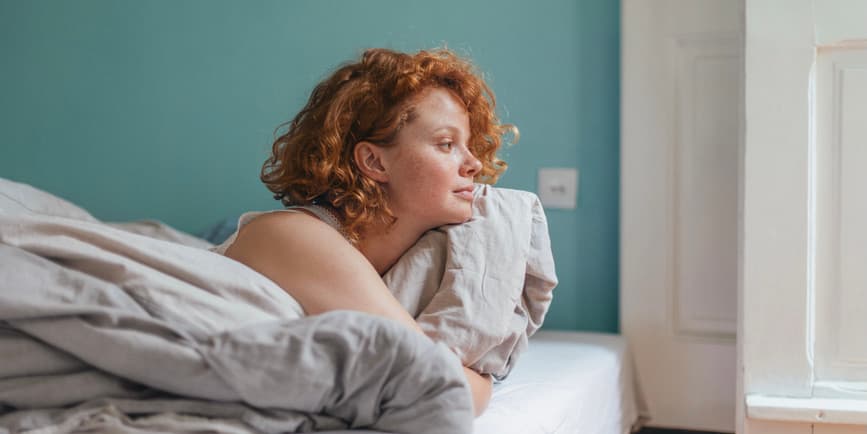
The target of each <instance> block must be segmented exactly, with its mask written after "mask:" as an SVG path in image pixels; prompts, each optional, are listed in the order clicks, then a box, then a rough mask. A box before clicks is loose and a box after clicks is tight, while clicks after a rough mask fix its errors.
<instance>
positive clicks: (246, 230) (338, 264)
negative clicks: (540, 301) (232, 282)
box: [218, 49, 510, 415]
mask: <svg viewBox="0 0 867 434" xmlns="http://www.w3.org/2000/svg"><path fill="white" fill-rule="evenodd" d="M509 128H510V127H509V126H505V125H501V124H500V123H499V121H498V119H497V117H496V115H495V114H494V96H493V94H492V93H491V91H490V89H489V88H488V86H487V85H486V84H485V83H484V81H483V80H482V79H481V78H480V76H479V75H478V73H476V72H475V69H474V68H473V66H472V65H471V64H470V63H469V62H468V61H466V60H464V59H461V58H459V57H458V56H456V55H455V54H454V53H452V52H450V51H448V50H444V49H441V50H435V51H421V52H418V53H416V54H404V53H398V52H394V51H390V50H385V49H372V50H368V51H366V52H365V53H364V54H363V56H362V58H361V59H360V61H358V62H356V63H351V64H347V65H345V66H343V67H341V68H339V69H338V70H337V71H336V72H335V73H334V74H332V75H331V76H330V77H328V78H327V79H326V80H324V81H323V82H322V83H320V84H319V85H318V86H317V87H316V88H315V89H314V90H313V93H312V95H311V96H310V100H309V101H308V102H307V105H306V106H305V107H304V109H302V110H301V112H300V113H298V115H297V116H296V117H295V118H294V119H293V120H292V122H291V123H290V124H289V128H288V131H287V132H286V133H285V134H283V135H281V136H280V137H278V138H277V140H276V141H275V142H274V145H273V149H272V154H271V156H270V157H269V159H268V160H267V161H266V163H265V165H264V167H263V169H262V176H261V177H262V181H263V182H264V183H265V184H266V185H267V186H268V188H269V189H270V190H271V191H272V192H274V193H275V198H277V199H280V200H282V202H283V203H284V204H285V205H287V206H288V207H289V208H288V209H287V210H281V211H290V212H270V213H255V214H252V213H251V214H247V215H245V216H244V217H242V220H241V228H240V229H239V231H238V232H237V233H236V234H235V236H233V237H232V238H230V239H229V240H228V241H227V242H226V243H224V244H223V245H221V246H220V247H219V248H218V251H222V252H224V253H225V255H226V256H228V257H230V258H233V259H235V260H238V261H240V262H242V263H244V264H246V265H247V266H249V267H251V268H253V269H254V270H256V271H258V272H260V273H261V274H264V275H265V276H267V277H269V278H270V279H272V280H273V281H274V282H276V283H277V284H278V285H280V286H281V287H282V288H283V289H285V290H286V291H287V292H288V293H289V294H291V295H292V296H293V297H294V298H295V299H297V300H298V302H299V303H300V304H301V306H302V307H303V308H304V310H305V311H306V312H307V314H310V315H315V314H318V313H322V312H325V311H330V310H336V309H349V310H358V311H363V312H368V313H371V314H376V315H381V316H384V317H386V318H390V319H393V320H395V321H398V322H400V323H402V324H405V325H406V326H407V327H411V328H413V329H414V330H417V331H419V332H420V333H421V329H420V328H419V326H418V325H417V324H416V322H415V321H414V320H413V318H412V317H411V316H410V315H409V314H408V313H407V312H406V310H404V308H403V307H402V306H401V305H400V304H399V303H398V302H397V300H396V299H395V298H394V297H393V296H392V295H391V293H390V292H389V290H388V288H387V287H386V286H385V284H384V283H383V281H382V279H381V276H382V275H383V274H384V273H385V272H386V271H388V269H389V268H390V267H391V266H392V265H393V264H394V263H395V262H396V261H397V260H398V258H400V256H401V255H402V254H403V253H404V252H406V250H407V249H409V248H410V247H411V246H412V245H413V244H414V243H415V242H416V241H417V240H418V239H419V237H420V236H421V235H422V234H423V233H424V232H425V231H427V230H430V229H432V228H435V227H438V226H441V225H445V224H455V223H462V222H465V221H467V220H469V219H470V218H471V217H472V200H473V182H474V181H479V182H489V183H492V182H495V181H496V179H497V177H498V176H499V175H500V174H501V173H502V171H503V170H505V167H506V165H505V163H504V162H503V161H501V160H499V159H498V158H497V157H496V151H497V150H498V149H499V147H500V143H501V137H502V135H503V134H504V133H505V132H506V131H507V130H508V129H509ZM464 371H465V373H466V376H467V380H468V382H469V385H470V388H471V390H472V394H473V404H474V410H475V414H476V415H479V414H481V412H482V411H483V410H484V408H485V407H486V406H487V403H488V401H489V400H490V396H491V379H490V377H489V376H481V375H479V374H477V373H476V372H474V371H472V370H470V369H467V368H464Z"/></svg>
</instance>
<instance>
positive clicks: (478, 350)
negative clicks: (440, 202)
mask: <svg viewBox="0 0 867 434" xmlns="http://www.w3.org/2000/svg"><path fill="white" fill-rule="evenodd" d="M383 280H385V283H386V285H387V286H388V287H389V289H391V291H392V293H393V294H394V295H395V297H396V298H397V299H398V301H400V302H401V304H402V305H403V306H404V307H405V308H406V309H407V310H408V311H409V312H410V314H411V315H413V317H415V318H416V321H417V322H418V323H419V325H420V326H421V328H422V330H424V332H425V334H427V335H428V336H430V337H431V338H432V339H433V340H434V341H437V342H442V343H445V344H446V345H448V347H449V348H451V349H452V351H454V352H455V354H457V355H458V357H460V358H461V361H462V362H463V364H464V366H468V367H470V368H471V369H473V370H475V371H477V372H479V373H483V374H491V375H493V376H494V377H495V378H497V379H500V380H502V379H504V378H505V377H506V376H507V375H508V373H509V371H510V370H511V369H512V367H513V366H514V364H515V362H516V361H517V359H518V356H519V355H520V354H521V352H522V351H523V350H524V349H525V348H526V346H527V338H528V337H530V336H532V334H533V333H535V331H536V330H538V329H539V327H540V326H541V325H542V321H543V320H544V318H545V313H546V312H547V311H548V306H549V305H550V304H551V298H552V290H553V289H554V287H555V286H556V285H557V276H556V273H555V270H554V258H553V256H552V255H551V242H550V240H549V237H548V226H547V220H546V219H545V212H544V210H543V209H542V204H541V202H540V201H539V198H538V197H537V196H536V195H535V194H533V193H530V192H526V191H519V190H511V189H505V188H494V187H491V186H489V185H484V184H477V185H476V188H475V190H474V200H473V218H472V219H471V220H470V221H469V222H466V223H463V224H460V225H449V226H444V227H441V228H438V229H436V230H433V231H429V232H428V233H426V234H425V235H424V236H423V237H422V238H421V239H420V240H419V241H418V242H417V243H416V244H415V245H414V246H413V247H411V248H410V250H409V251H407V252H406V253H405V254H404V255H403V257H401V259H400V260H399V261H398V262H397V263H396V264H395V265H394V266H393V267H392V268H391V269H390V270H389V271H388V273H386V275H385V276H384V277H383Z"/></svg>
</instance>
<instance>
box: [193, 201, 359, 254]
mask: <svg viewBox="0 0 867 434" xmlns="http://www.w3.org/2000/svg"><path fill="white" fill-rule="evenodd" d="M305 211H306V212H308V213H310V214H313V215H314V216H316V217H317V218H318V219H319V220H322V221H323V222H325V223H327V224H328V225H329V226H331V227H332V228H334V230H336V231H337V232H339V233H340V234H341V235H343V237H344V238H346V235H345V234H344V233H343V225H341V224H340V221H339V220H337V217H336V216H335V215H334V214H333V213H332V212H331V211H329V210H328V209H327V208H325V207H323V206H320V205H303V206H290V207H287V208H285V209H275V210H273V211H250V212H247V213H244V214H242V215H241V217H240V218H239V219H238V229H236V230H235V232H234V233H233V234H232V235H231V236H230V237H229V238H227V239H226V241H223V242H222V243H221V244H218V245H216V246H214V247H211V248H210V250H211V251H212V252H216V253H219V254H221V255H225V254H226V250H227V249H228V248H229V246H231V245H232V244H233V243H234V242H235V240H236V239H237V238H238V232H239V231H240V230H241V228H242V227H244V226H245V225H246V224H247V223H250V222H251V221H253V219H255V218H256V217H259V216H260V215H262V214H269V213H275V212H305Z"/></svg>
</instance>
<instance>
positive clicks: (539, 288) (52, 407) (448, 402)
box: [0, 179, 640, 434]
mask: <svg viewBox="0 0 867 434" xmlns="http://www.w3.org/2000/svg"><path fill="white" fill-rule="evenodd" d="M0 187H2V188H0V282H2V283H3V288H2V289H3V290H2V291H0V355H3V359H2V360H3V363H2V364H0V433H2V432H8V431H12V432H18V431H20V430H21V431H23V430H26V429H32V428H38V429H41V430H42V431H40V432H51V433H63V432H78V431H80V430H89V431H90V432H95V431H106V430H109V431H114V432H201V431H203V430H204V431H209V432H237V433H254V432H275V433H276V432H299V431H310V430H317V431H329V430H331V431H332V432H348V431H339V430H341V429H343V430H345V429H346V428H347V427H356V428H361V427H372V428H375V429H376V430H378V432H387V433H390V432H408V433H443V434H455V433H463V432H470V431H473V432H476V433H492V434H493V433H498V434H500V433H511V432H515V433H522V434H532V433H593V434H608V433H610V434H622V433H627V432H628V431H629V430H630V428H631V427H632V426H633V424H634V423H635V422H636V420H638V413H639V410H638V408H639V404H640V396H638V395H637V394H636V391H635V389H634V388H633V384H634V378H633V373H632V364H631V360H630V357H629V353H628V351H627V348H626V345H625V343H624V341H623V339H622V338H621V337H619V336H616V335H605V334H593V333H576V332H554V331H539V332H538V333H536V330H537V329H538V327H539V326H540V325H541V319H542V318H543V317H544V309H547V303H548V302H550V290H551V288H552V286H553V285H554V284H556V280H551V279H554V278H553V277H550V278H546V275H552V274H553V268H551V267H553V265H552V260H551V258H550V251H549V248H548V246H547V244H546V243H547V229H546V228H545V227H544V216H543V215H542V216H541V217H539V218H536V219H533V220H528V221H527V222H526V223H521V222H512V223H502V222H497V221H495V220H493V218H496V216H495V217H492V220H489V221H488V222H486V226H485V227H486V228H484V229H479V228H477V229H475V230H474V232H473V238H472V242H473V243H474V244H483V245H487V246H489V247H490V245H491V243H496V242H503V243H508V244H506V246H508V247H509V248H511V249H512V250H515V251H520V249H519V248H516V247H515V246H518V244H516V243H515V242H516V240H520V239H524V238H522V237H521V236H517V235H516V234H518V233H521V230H523V231H524V235H525V236H526V237H530V234H531V232H532V231H531V229H533V227H536V229H538V230H536V231H535V232H537V233H540V234H543V235H544V237H543V238H544V239H543V240H541V241H538V240H537V241H534V242H531V241H529V240H530V239H531V238H526V240H527V241H526V242H527V244H526V247H525V249H524V250H523V253H521V254H522V255H524V256H520V257H517V256H516V257H515V258H514V259H517V260H518V261H519V262H517V264H519V265H520V266H521V267H520V268H519V267H515V266H514V263H510V262H509V261H508V260H507V259H508V257H509V254H507V255H505V256H504V254H503V253H502V251H503V249H495V250H491V251H497V252H500V253H499V255H498V257H497V259H498V261H497V264H500V265H498V266H503V267H505V266H506V265H508V268H502V269H498V270H494V271H495V272H493V273H492V274H493V275H494V276H495V277H496V278H497V279H496V280H494V281H490V280H486V281H483V282H481V283H482V284H484V285H487V286H483V287H481V288H480V289H478V290H473V292H474V294H475V293H484V292H485V291H488V292H490V291H494V290H497V291H500V290H501V287H500V286H496V285H501V284H502V282H503V281H505V280H506V279H504V277H506V276H509V274H510V272H512V271H511V270H517V271H518V272H517V273H513V274H514V275H513V276H509V279H508V281H509V282H513V284H512V286H515V285H514V283H515V282H516V283H517V285H518V286H517V291H518V292H517V293H514V294H513V295H511V296H505V295H506V294H507V293H505V292H503V293H500V292H495V293H493V294H494V295H495V296H494V297H491V298H490V299H489V300H488V299H476V300H474V302H475V303H482V302H484V303H494V304H492V305H484V306H482V307H483V309H482V310H483V313H482V314H481V315H482V317H483V316H484V315H485V314H488V315H490V318H487V319H485V321H486V322H483V323H481V324H473V323H468V324H466V325H461V327H464V330H470V331H472V333H473V334H474V335H473V336H472V339H470V340H467V338H466V337H462V338H461V339H464V340H466V341H467V342H463V343H462V342H461V341H457V342H458V343H457V344H454V345H452V344H450V343H449V339H451V337H452V336H453V335H458V334H459V333H458V332H459V330H457V329H454V328H448V327H444V328H441V329H434V330H432V333H431V334H429V337H431V339H425V338H424V337H423V336H420V335H418V334H416V333H414V332H411V331H409V330H408V329H406V328H405V327H402V326H400V325H398V324H396V323H394V322H392V321H389V320H386V319H383V318H380V317H375V316H373V315H367V314H362V313H360V312H353V311H332V312H328V313H325V314H321V315H314V316H304V315H303V312H301V310H300V306H299V305H298V304H297V302H296V301H295V300H294V299H293V298H292V297H291V296H289V295H288V293H286V292H285V291H283V290H282V289H281V288H279V287H278V286H276V284H274V283H273V282H271V281H270V280H268V279H265V278H263V276H261V275H259V274H258V273H255V272H254V271H253V270H250V269H248V268H246V267H244V266H242V265H241V264H239V263H237V262H235V261H232V260H230V259H228V258H225V257H223V256H221V255H217V254H214V253H213V252H209V251H208V250H207V249H205V248H203V247H206V246H208V245H210V244H209V243H207V242H204V241H202V240H198V239H196V238H195V237H192V236H190V235H187V234H183V233H181V232H178V231H175V230H173V229H171V228H169V227H167V226H165V225H162V224H159V223H153V222H152V223H146V224H140V223H132V224H107V223H104V222H101V221H99V220H96V219H95V218H93V217H92V216H90V215H89V214H88V213H87V212H86V211H84V210H82V209H80V208H78V207H75V206H74V205H72V204H70V203H68V202H65V201H63V200H62V199H60V198H57V197H55V196H52V195H50V194H48V193H46V192H41V191H38V190H36V189H33V188H31V187H29V186H26V185H22V184H16V183H12V182H9V181H4V180H2V179H0ZM492 194H493V195H494V196H491V197H495V194H499V193H496V192H494V193H492ZM504 194H506V193H504ZM509 194H511V195H512V196H513V197H516V198H518V199H516V200H521V201H524V202H522V203H523V205H521V206H522V207H524V208H523V209H525V210H527V211H526V212H525V211H521V212H517V213H511V214H514V215H515V216H517V217H519V218H525V216H529V215H531V213H530V212H529V208H528V207H529V206H534V207H537V208H538V205H537V203H536V202H537V199H536V198H535V197H534V196H532V197H531V196H528V195H526V194H518V193H514V194H512V193H509ZM492 200H494V199H492V198H488V199H482V200H480V201H482V202H484V201H492ZM497 200H500V201H501V202H500V203H499V205H502V204H505V203H506V202H507V201H508V200H511V199H508V198H502V199H497ZM528 200H529V201H528ZM501 209H502V208H501ZM534 213H535V214H532V215H536V216H538V215H539V214H540V213H541V211H540V210H538V209H537V210H536V211H534ZM503 214H504V213H498V214H497V215H498V216H499V215H503ZM509 214H510V213H505V215H506V216H508V215H509ZM504 218H505V217H504ZM540 219H541V220H540ZM534 225H535V226H534ZM491 227H493V228H500V229H496V230H499V231H501V232H502V234H500V235H497V234H493V235H491V234H490V233H486V232H485V231H490V229H487V228H491ZM456 233H458V232H454V233H452V234H442V236H441V238H443V239H445V238H448V237H451V236H452V235H454V234H456ZM447 235H448V237H447ZM489 235H490V236H491V237H492V238H491V239H487V240H485V238H484V237H485V236H489ZM494 235H497V236H498V237H499V238H500V239H501V240H502V241H497V240H496V239H493V238H495V237H494ZM454 238H456V239H458V240H459V239H461V237H458V236H455V237H454ZM479 241H487V243H479ZM443 242H444V243H446V242H448V243H451V242H452V241H450V239H449V240H443ZM454 242H457V241H454ZM449 246H450V249H453V250H457V251H460V252H462V253H464V252H469V251H471V250H472V248H470V247H466V248H464V247H460V246H457V247H456V246H454V245H451V244H449ZM430 252H431V250H430V249H428V250H425V251H424V252H423V253H425V254H429V253H430ZM477 253H478V252H477ZM510 254H511V255H512V256H515V255H516V253H510ZM435 256H437V257H439V256H442V255H435ZM528 256H529V257H531V259H527V257H528ZM534 256H535V257H537V258H536V259H532V257H534ZM419 257H421V256H419ZM504 257H505V258H506V259H505V260H504ZM449 258H451V255H450V256H449ZM534 261H535V262H534ZM447 262H448V261H446V262H444V263H443V264H440V265H441V266H442V267H444V268H443V269H445V270H447V271H445V272H442V271H436V273H445V274H442V276H446V277H448V276H451V277H450V278H452V279H456V281H460V282H461V285H458V286H459V287H473V285H474V283H473V281H472V279H471V278H472V276H469V277H468V276H465V275H461V274H459V273H461V272H463V271H467V270H463V271H462V270H461V269H455V268H454V267H451V266H449V264H448V263H447ZM463 263H468V262H463ZM501 263H502V264H501ZM423 264H424V265H423V268H425V270H426V272H428V273H430V272H431V271H430V269H432V268H436V267H431V266H430V263H429V262H424V263H423ZM524 264H526V267H524ZM398 265H399V264H398ZM398 265H396V266H395V267H397V266H398ZM525 268H526V270H528V271H527V273H528V274H527V275H526V276H527V277H524V273H525V271H524V269H525ZM409 270H412V269H411V268H410V269H409ZM488 270H493V269H490V268H489V269H488ZM534 270H535V271H534ZM436 273H435V274H436ZM447 273H455V274H454V275H449V274H447ZM546 273H547V274H546ZM409 274H410V275H411V276H410V277H412V278H416V277H417V276H418V275H419V274H420V273H409ZM421 274H423V273H421ZM476 274H479V273H476ZM482 274H484V273H482ZM433 277H434V278H436V277H437V276H436V275H434V276H433ZM446 277H442V281H447V279H446ZM395 279H397V280H396V281H398V282H399V281H401V280H400V277H399V276H398V277H396V278H395ZM435 280H436V279H435ZM522 282H523V284H522ZM521 285H523V290H522V289H521V288H522V286H521ZM513 289H514V288H513ZM450 290H451V289H450V288H446V289H442V288H441V287H440V289H436V288H434V291H432V292H431V293H430V294H432V295H430V294H429V296H430V297H431V298H430V299H429V300H427V301H424V303H421V304H422V305H426V306H428V308H425V309H424V310H423V311H420V312H422V314H421V315H420V316H417V319H418V318H422V317H424V315H429V316H430V317H431V318H436V315H435V314H436V313H437V312H436V311H435V310H431V309H430V306H435V305H436V304H437V303H438V302H445V303H446V308H448V307H449V306H450V305H451V303H454V301H453V300H454V297H458V296H464V295H462V294H459V293H448V291H450ZM442 293H445V294H446V295H447V296H448V297H447V298H438V297H440V295H441V294H442ZM534 294H535V295H534ZM421 296H422V297H426V296H425V295H424V294H422V295H421ZM528 297H530V299H528ZM532 297H536V299H535V301H534V299H532ZM464 300H466V299H464ZM458 302H461V301H460V300H459V301H458ZM516 302H517V304H515V303H516ZM497 304H499V305H497ZM534 306H535V307H534ZM496 309H501V310H500V311H496ZM408 310H410V311H411V309H409V308H408ZM444 310H445V311H448V310H449V309H444ZM474 319H478V317H473V318H468V319H467V320H468V321H469V320H474ZM419 321H420V323H421V322H422V320H421V319H419ZM497 321H499V323H497ZM430 324H433V326H435V325H436V322H435V321H430ZM455 324H456V323H454V322H452V323H450V325H449V327H453V326H454V325H455ZM433 326H432V327H433ZM437 333H439V335H437ZM534 333H535V334H534ZM528 336H532V339H531V340H530V342H529V344H528V343H527V337H528ZM485 340H490V341H491V344H489V345H488V344H485V345H488V346H487V347H485V348H487V349H486V350H485V351H484V352H483V353H479V355H478V356H479V357H478V360H477V361H476V362H473V364H472V365H471V364H470V363H467V362H466V359H465V358H463V357H461V356H462V355H463V356H467V355H468V354H469V355H470V356H472V354H471V353H470V351H476V350H477V349H478V348H477V347H479V346H480V345H479V344H478V343H479V342H482V343H484V342H485ZM467 343H468V344H467ZM472 357H476V356H472ZM461 364H463V365H464V366H470V367H472V368H473V369H476V370H478V371H479V372H492V373H495V374H496V373H497V372H503V373H504V375H502V376H501V377H505V379H504V380H503V381H502V382H499V383H497V384H496V385H495V387H494V396H493V399H492V401H491V403H490V405H489V407H488V410H487V411H486V412H485V414H484V415H483V416H482V417H480V418H477V419H473V418H472V413H471V405H470V403H469V401H468V397H469V395H468V393H467V391H466V384H465V382H464V379H463V373H462V370H461V369H460V366H461ZM498 369H502V371H498ZM506 374H507V375H506ZM352 432H364V431H357V430H356V431H352Z"/></svg>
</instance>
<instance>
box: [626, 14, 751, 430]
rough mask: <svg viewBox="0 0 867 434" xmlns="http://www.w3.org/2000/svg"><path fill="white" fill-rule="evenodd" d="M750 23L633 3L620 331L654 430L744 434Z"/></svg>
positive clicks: (628, 53) (629, 35) (628, 33)
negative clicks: (739, 354) (741, 347)
mask: <svg viewBox="0 0 867 434" xmlns="http://www.w3.org/2000/svg"><path fill="white" fill-rule="evenodd" d="M742 14H743V3H742V2H741V1H739V0H622V32H623V33H622V63H621V65H622V66H621V67H622V78H621V80H622V94H621V95H622V99H621V235H620V236H621V261H620V269H621V274H620V276H621V280H620V287H621V294H620V300H621V301H620V306H621V309H620V318H621V331H622V333H623V334H624V335H625V336H626V338H627V339H628V341H629V344H630V345H631V348H632V350H633V354H634V357H635V360H636V365H637V370H638V376H639V381H640V385H641V388H642V389H643V392H644V395H645V398H646V401H647V405H648V409H649V415H650V421H649V425H650V426H657V427H669V428H683V429H695V430H705V431H722V432H734V426H735V394H736V391H735V385H736V372H735V370H736V347H735V340H736V332H737V284H738V214H739V212H738V206H739V198H738V197H739V184H738V182H739V167H740V164H739V161H740V154H739V149H740V138H741V129H742V126H741V119H742V116H741V114H742V78H741V77H742V64H743V48H742V47H743V44H742V40H743V39H742V38H743V36H742V34H743V19H742Z"/></svg>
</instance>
